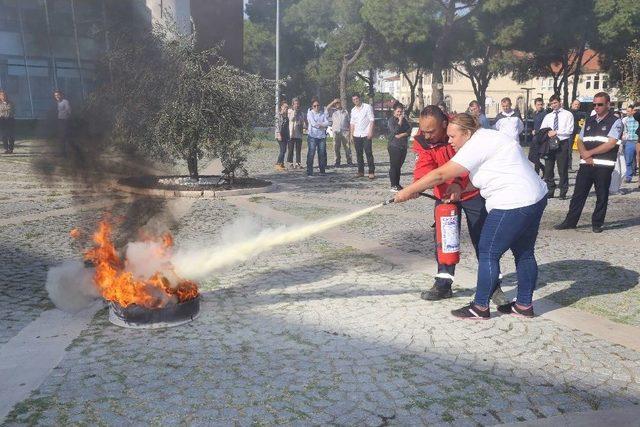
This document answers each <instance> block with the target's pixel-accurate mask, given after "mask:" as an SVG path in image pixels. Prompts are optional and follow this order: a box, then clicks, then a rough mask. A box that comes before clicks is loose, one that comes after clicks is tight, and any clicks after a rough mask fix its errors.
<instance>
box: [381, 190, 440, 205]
mask: <svg viewBox="0 0 640 427" xmlns="http://www.w3.org/2000/svg"><path fill="white" fill-rule="evenodd" d="M418 194H419V195H421V196H422V197H427V198H429V199H432V200H440V199H438V198H437V197H436V196H434V195H433V194H429V193H418ZM391 203H393V199H389V200H387V201H385V202H382V206H387V205H390V204H391Z"/></svg>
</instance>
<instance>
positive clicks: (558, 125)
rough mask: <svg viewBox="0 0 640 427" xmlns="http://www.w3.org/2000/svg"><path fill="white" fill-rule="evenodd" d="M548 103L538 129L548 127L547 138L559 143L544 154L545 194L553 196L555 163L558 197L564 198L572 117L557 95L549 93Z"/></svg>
mask: <svg viewBox="0 0 640 427" xmlns="http://www.w3.org/2000/svg"><path fill="white" fill-rule="evenodd" d="M549 105H551V110H552V111H551V112H550V113H548V114H547V115H546V116H544V119H543V120H542V124H541V125H540V129H541V130H542V129H550V130H549V131H547V136H548V137H549V138H555V137H557V138H558V139H559V140H560V143H559V148H558V149H557V150H556V151H550V152H549V153H548V154H547V156H546V159H545V161H544V178H543V179H544V181H545V182H546V183H547V188H548V190H549V192H548V193H547V196H548V197H549V198H551V197H555V191H556V180H555V175H554V165H557V167H558V178H559V183H558V184H559V185H558V186H559V187H560V199H561V200H565V199H566V198H567V191H568V190H569V162H570V160H571V145H572V141H571V137H572V136H573V127H574V126H573V125H574V119H573V114H572V113H571V112H570V111H567V110H565V109H564V108H562V102H561V101H560V97H559V96H558V95H551V97H550V98H549Z"/></svg>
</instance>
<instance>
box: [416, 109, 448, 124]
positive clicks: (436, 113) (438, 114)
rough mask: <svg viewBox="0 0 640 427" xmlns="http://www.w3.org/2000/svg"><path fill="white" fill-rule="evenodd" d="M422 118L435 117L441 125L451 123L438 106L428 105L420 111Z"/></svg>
mask: <svg viewBox="0 0 640 427" xmlns="http://www.w3.org/2000/svg"><path fill="white" fill-rule="evenodd" d="M420 117H434V118H435V119H436V120H438V122H439V123H449V119H448V118H447V115H446V114H445V113H443V112H442V110H441V109H440V107H438V106H437V105H427V106H426V107H424V108H423V109H422V111H420Z"/></svg>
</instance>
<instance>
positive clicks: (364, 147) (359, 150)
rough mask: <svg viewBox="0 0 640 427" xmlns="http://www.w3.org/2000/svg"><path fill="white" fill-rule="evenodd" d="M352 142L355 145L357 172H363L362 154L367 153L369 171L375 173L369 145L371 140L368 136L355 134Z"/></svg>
mask: <svg viewBox="0 0 640 427" xmlns="http://www.w3.org/2000/svg"><path fill="white" fill-rule="evenodd" d="M353 144H354V145H355V146H356V157H357V159H358V173H364V154H366V155H367V165H368V166H369V173H375V171H376V165H375V163H374V160H373V147H372V146H371V140H370V139H369V138H365V137H359V136H356V137H354V138H353Z"/></svg>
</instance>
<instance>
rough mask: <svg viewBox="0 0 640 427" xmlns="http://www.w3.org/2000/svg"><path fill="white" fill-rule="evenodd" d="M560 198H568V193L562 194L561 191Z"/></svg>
mask: <svg viewBox="0 0 640 427" xmlns="http://www.w3.org/2000/svg"><path fill="white" fill-rule="evenodd" d="M558 199H560V200H567V195H566V194H562V193H560V197H558Z"/></svg>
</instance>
